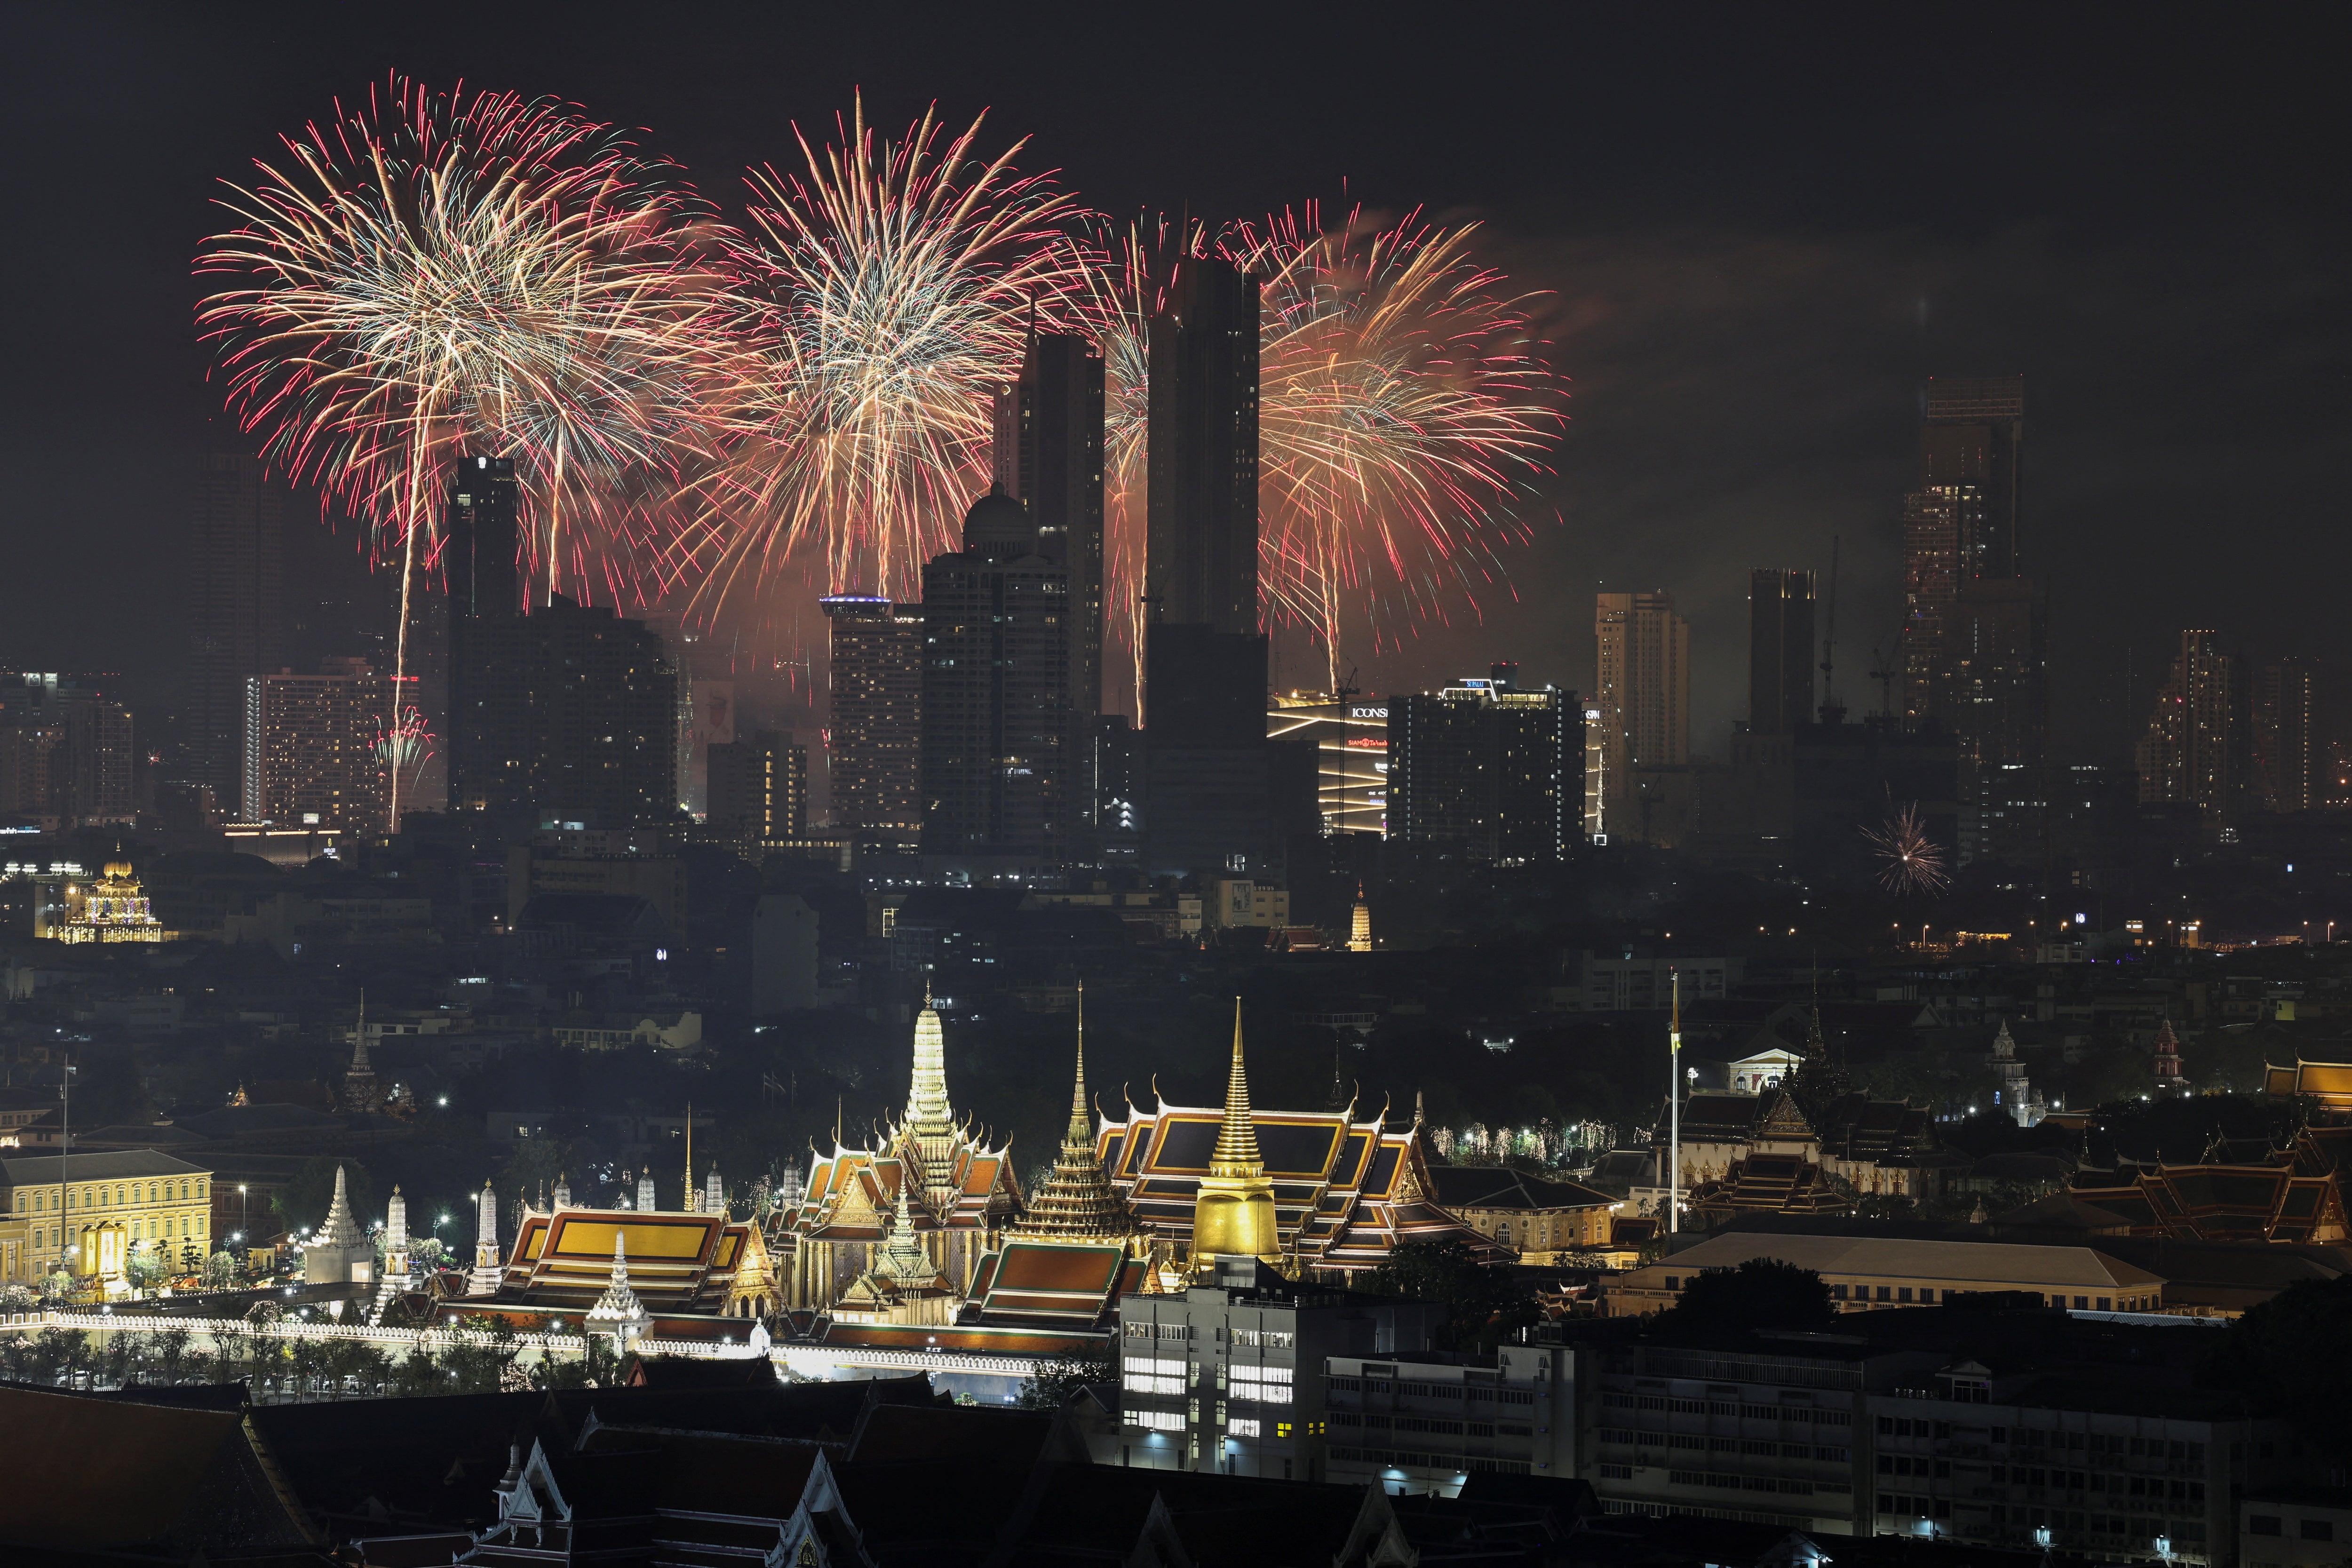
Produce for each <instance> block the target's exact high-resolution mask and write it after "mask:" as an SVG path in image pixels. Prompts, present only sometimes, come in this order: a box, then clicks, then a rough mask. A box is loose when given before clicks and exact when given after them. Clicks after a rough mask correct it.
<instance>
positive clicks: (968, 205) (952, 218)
mask: <svg viewBox="0 0 2352 1568" xmlns="http://www.w3.org/2000/svg"><path fill="white" fill-rule="evenodd" d="M981 125H982V121H978V120H975V121H972V123H971V126H970V127H968V128H967V129H965V130H964V131H963V132H961V133H960V134H955V135H950V134H949V133H948V132H946V131H945V130H943V129H942V127H941V126H940V124H939V123H938V122H937V121H935V120H934V119H933V118H932V117H931V116H930V115H929V114H926V115H925V116H924V117H923V118H922V119H921V120H919V121H917V122H916V123H915V124H914V126H913V127H912V128H911V129H910V130H909V131H908V132H907V133H906V135H905V136H904V137H903V138H899V139H898V140H888V139H885V138H882V137H879V136H877V134H876V132H874V130H873V128H872V127H870V126H868V125H867V124H866V119H865V110H864V108H863V105H862V104H860V105H859V106H858V107H857V108H856V109H855V110H853V111H852V113H851V115H850V118H849V119H848V121H846V122H845V123H842V124H840V125H839V126H838V132H839V135H838V140H837V141H836V142H835V143H833V144H829V145H827V146H825V147H824V149H823V150H822V151H820V150H819V149H818V148H816V147H814V146H812V145H811V144H810V142H809V141H808V140H807V138H806V137H805V136H803V137H802V138H801V153H802V157H803V161H804V163H806V166H807V172H806V174H802V175H786V174H778V173H777V172H776V171H775V170H773V169H772V168H761V169H758V170H755V171H753V172H752V174H751V176H750V184H751V229H752V236H751V239H750V240H749V242H747V243H745V244H743V245H741V246H740V247H738V249H737V254H736V258H735V264H736V267H737V268H738V270H739V273H740V280H739V283H738V286H737V292H736V301H735V310H736V316H737V321H738V324H739V333H740V340H741V342H742V344H743V348H742V351H741V353H740V355H739V357H738V359H737V361H736V364H735V370H734V373H733V377H732V384H731V385H730V389H729V391H728V394H727V399H728V401H727V404H726V407H725V415H724V417H725V421H726V424H727V426H728V429H729V431H730V436H731V437H732V438H733V439H734V440H735V441H736V442H737V443H738V445H737V447H736V450H735V452H734V454H733V456H732V457H731V458H730V461H729V462H728V463H727V464H726V465H725V466H724V468H722V469H720V470H719V472H718V473H717V474H716V476H715V477H714V478H713V479H711V480H710V482H709V484H708V486H707V488H706V493H707V494H708V495H709V500H710V505H711V527H710V530H709V534H708V536H707V540H706V542H707V543H708V545H709V549H708V552H707V557H708V559H709V562H710V568H709V574H708V575H707V576H706V578H705V579H704V582H703V584H702V586H701V588H700V589H699V590H698V604H699V605H700V607H701V608H703V609H704V610H705V611H706V612H708V611H709V610H712V609H714V608H715V607H716V606H717V605H718V604H719V602H720V601H722V600H724V599H725V598H726V597H727V596H728V595H731V594H733V593H734V592H735V591H736V590H737V589H738V588H739V587H745V586H752V585H756V584H758V583H760V582H761V581H763V580H765V579H766V578H767V577H769V576H770V575H772V574H773V573H774V572H775V571H777V570H778V569H779V568H780V567H781V566H782V563H784V562H785V560H786V559H787V558H788V557H790V556H792V555H793V553H794V552H796V551H798V550H799V549H801V548H802V547H803V546H804V545H809V546H816V547H820V548H821V549H822V551H823V553H824V567H823V570H824V574H825V581H824V586H826V587H827V588H843V587H853V586H854V587H860V588H864V589H866V590H867V591H870V592H874V593H881V594H889V595H898V596H911V594H912V591H913V589H914V587H915V584H916V583H917V579H918V574H919V569H920V567H921V563H923V562H924V561H925V560H926V559H928V558H929V556H930V555H932V554H935V553H937V552H940V551H941V550H951V549H953V548H955V538H956V535H955V525H956V521H957V520H959V519H960V518H961V516H962V515H963V510H964V508H965V506H966V505H967V504H968V503H969V502H970V500H971V497H972V495H973V494H974V493H975V492H976V491H978V490H980V489H984V488H985V487H986V484H987V474H988V444H989V437H990V435H991V405H992V398H993V396H994V395H995V393H996V392H997V390H998V389H999V388H1000V387H1002V386H1003V384H1005V383H1007V382H1009V381H1011V380H1012V379H1013V377H1014V376H1015V375H1016V374H1018V372H1019V369H1020V363H1021V353H1022V346H1023V342H1024V338H1025V336H1026V333H1027V331H1028V328H1029V324H1030V323H1031V321H1033V320H1034V321H1038V322H1039V324H1041V325H1044V326H1046V327H1047V328H1048V329H1049V330H1050V328H1051V327H1052V326H1053V325H1055V324H1056V323H1057V322H1058V321H1060V319H1061V316H1062V305H1061V301H1062V300H1063V299H1064V298H1065V296H1066V294H1067V293H1068V292H1069V290H1070V289H1072V288H1073V287H1074V286H1075V285H1076V283H1077V282H1078V281H1079V278H1078V271H1079V258H1078V254H1077V252H1076V249H1075V248H1074V247H1071V246H1070V245H1069V244H1068V242H1067V240H1066V236H1065V234H1064V232H1063V230H1064V226H1065V225H1066V223H1067V222H1069V221H1070V220H1071V219H1073V218H1075V217H1076V216H1077V208H1076V205H1075V204H1074V203H1073V202H1072V201H1071V200H1070V199H1069V198H1068V197H1066V196H1064V195H1059V194H1057V193H1056V192H1055V190H1054V189H1053V188H1052V186H1051V185H1050V184H1049V183H1048V179H1047V177H1046V176H1045V175H1026V176H1024V175H1020V174H1015V173H1014V172H1013V166H1012V160H1013V158H1014V157H1015V156H1016V155H1017V154H1018V153H1020V151H1021V149H1022V148H1023V146H1024V145H1025V143H1024V142H1014V143H1013V146H1012V147H1010V148H1008V149H1007V150H1006V151H1005V152H1004V153H1002V154H1001V155H999V156H997V157H995V158H994V159H986V158H983V157H982V156H981V155H980V154H979V153H976V152H975V151H974V147H975V144H976V142H977V140H978V137H979V134H980V131H981Z"/></svg>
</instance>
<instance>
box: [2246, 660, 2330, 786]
mask: <svg viewBox="0 0 2352 1568" xmlns="http://www.w3.org/2000/svg"><path fill="white" fill-rule="evenodd" d="M2253 686H2254V690H2253V735H2252V740H2253V766H2254V795H2255V800H2256V803H2257V804H2258V805H2261V806H2262V807H2263V809H2264V810H2267V811H2279V812H2300V811H2320V810H2323V809H2325V808H2326V799H2327V795H2326V786H2327V758H2326V746H2325V745H2324V744H2323V743H2322V742H2321V740H2320V736H2319V672H2318V668H2317V667H2316V666H2315V664H2314V663H2313V662H2312V661H2311V660H2310V659H2308V658H2294V657H2289V658H2282V659H2273V660H2272V661H2271V662H2270V663H2268V664H2264V665H2263V666H2262V667H2261V668H2258V669H2256V670H2255V671H2254V681H2253Z"/></svg>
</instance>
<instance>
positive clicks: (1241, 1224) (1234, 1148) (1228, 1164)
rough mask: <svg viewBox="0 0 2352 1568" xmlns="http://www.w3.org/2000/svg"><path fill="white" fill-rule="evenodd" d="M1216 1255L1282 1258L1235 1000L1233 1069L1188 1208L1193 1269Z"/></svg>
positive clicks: (1238, 1005) (1239, 1006)
mask: <svg viewBox="0 0 2352 1568" xmlns="http://www.w3.org/2000/svg"><path fill="white" fill-rule="evenodd" d="M1220 1255H1223V1256H1230V1257H1254V1258H1264V1259H1265V1260H1266V1261H1268V1262H1273V1261H1275V1260H1276V1259H1278V1258H1280V1257H1281V1256H1282V1238H1281V1231H1280V1227H1279V1226H1277V1224H1276V1217H1275V1207H1274V1183H1273V1182H1271V1181H1269V1180H1268V1179H1267V1178H1266V1173H1265V1156H1264V1155H1263V1154H1262V1153H1260V1152H1259V1151H1258V1146H1257V1125H1256V1123H1255V1121H1252V1120H1251V1118H1250V1102H1249V1077H1248V1074H1247V1073H1245V1072H1244V1070H1243V1067H1242V999H1241V998H1240V997H1238V996H1236V997H1234V1065H1233V1072H1232V1076H1231V1077H1230V1078H1228V1079H1226V1082H1225V1116H1224V1121H1223V1123H1222V1124H1221V1125H1220V1126H1219V1127H1218V1129H1217V1147H1216V1151H1215V1152H1213V1154H1211V1155H1210V1157H1209V1173H1208V1174H1207V1175H1206V1176H1204V1177H1202V1180H1201V1189H1200V1195H1199V1196H1198V1197H1197V1198H1196V1199H1195V1200H1194V1202H1193V1205H1192V1261H1193V1263H1194V1265H1195V1266H1196V1267H1198V1266H1200V1265H1202V1264H1204V1263H1206V1262H1207V1260H1208V1259H1209V1258H1213V1257H1217V1256H1220Z"/></svg>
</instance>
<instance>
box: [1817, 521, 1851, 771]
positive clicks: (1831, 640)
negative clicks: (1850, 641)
mask: <svg viewBox="0 0 2352 1568" xmlns="http://www.w3.org/2000/svg"><path fill="white" fill-rule="evenodd" d="M1840 542H1842V536H1841V535H1838V534H1834V533H1833V534H1832V535H1830V614H1829V628H1828V635H1827V636H1826V637H1822V723H1824V724H1837V723H1843V721H1844V720H1845V710H1844V709H1843V708H1841V707H1839V706H1838V700H1837V580H1838V545H1839V544H1840Z"/></svg>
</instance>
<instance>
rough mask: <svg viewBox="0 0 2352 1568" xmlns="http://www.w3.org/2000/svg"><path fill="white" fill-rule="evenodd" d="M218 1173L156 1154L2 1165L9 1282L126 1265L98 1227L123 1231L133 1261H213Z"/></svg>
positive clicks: (3, 1255)
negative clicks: (191, 1255)
mask: <svg viewBox="0 0 2352 1568" xmlns="http://www.w3.org/2000/svg"><path fill="white" fill-rule="evenodd" d="M211 1211H212V1173H211V1172H210V1171H207V1170H205V1169H204V1168H203V1167H201V1166H197V1165H192V1164H190V1163H187V1162H186V1161H185V1160H180V1159H174V1158H173V1156H171V1155H169V1154H163V1153H159V1152H156V1151H154V1150H152V1149H126V1150H121V1151H115V1152H104V1153H90V1154H72V1155H60V1154H29V1155H23V1156H19V1157H15V1158H9V1159H0V1284H27V1283H30V1282H31V1281H32V1280H35V1279H39V1278H40V1277H41V1276H43V1275H46V1274H52V1273H55V1272H56V1271H57V1269H58V1266H59V1264H60V1263H61V1262H62V1263H63V1264H64V1265H65V1267H66V1272H68V1273H69V1274H72V1275H74V1276H76V1277H77V1278H83V1277H95V1276H96V1275H97V1273H98V1272H100V1270H99V1269H97V1268H93V1267H90V1265H94V1264H100V1263H113V1265H114V1269H115V1271H116V1272H118V1273H119V1271H120V1269H121V1262H118V1261H116V1260H115V1259H114V1258H112V1257H110V1256H109V1255H108V1254H109V1253H110V1248H111V1247H113V1245H114V1242H113V1240H112V1239H111V1237H110V1236H101V1235H100V1234H98V1230H97V1227H100V1226H118V1225H119V1226H121V1233H120V1245H121V1247H122V1248H123V1249H124V1251H125V1253H126V1254H127V1255H128V1257H131V1258H135V1257H137V1256H138V1255H140V1254H142V1253H147V1254H150V1255H152V1254H155V1253H160V1254H161V1255H162V1257H163V1261H164V1262H165V1263H166V1265H167V1266H168V1267H170V1268H173V1269H175V1270H176V1269H177V1268H180V1266H181V1265H182V1264H183V1263H184V1261H185V1258H184V1254H185V1251H186V1249H187V1248H190V1247H194V1249H195V1251H196V1253H197V1255H198V1256H199V1257H203V1256H205V1255H208V1254H210V1253H211V1252H212V1251H213V1249H214V1247H213V1240H212V1230H211V1224H210V1222H211Z"/></svg>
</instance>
